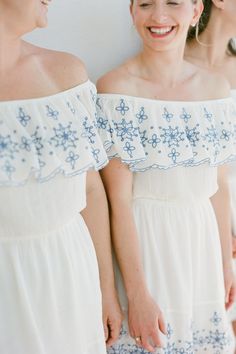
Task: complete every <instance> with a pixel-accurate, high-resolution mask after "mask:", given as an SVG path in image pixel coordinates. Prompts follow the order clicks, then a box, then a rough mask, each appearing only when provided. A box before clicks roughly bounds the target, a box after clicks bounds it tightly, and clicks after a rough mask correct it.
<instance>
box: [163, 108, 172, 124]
mask: <svg viewBox="0 0 236 354" xmlns="http://www.w3.org/2000/svg"><path fill="white" fill-rule="evenodd" d="M162 117H163V118H164V119H165V120H166V121H167V122H168V123H170V121H171V119H172V118H173V117H174V115H173V113H170V112H168V110H167V108H164V113H163V114H162Z"/></svg>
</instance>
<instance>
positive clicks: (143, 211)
mask: <svg viewBox="0 0 236 354" xmlns="http://www.w3.org/2000/svg"><path fill="white" fill-rule="evenodd" d="M156 173H159V172H156ZM181 173H184V174H185V180H186V173H187V172H186V171H183V172H181ZM191 173H195V174H196V173H197V170H196V169H193V171H192V172H191ZM191 176H192V175H191ZM145 177H146V178H144V181H141V178H142V177H141V176H140V177H138V181H135V182H134V202H133V213H134V218H135V223H136V227H137V231H138V236H139V244H140V248H141V251H142V260H143V268H144V272H145V277H146V282H147V285H148V288H149V291H150V294H151V295H152V297H153V298H154V299H155V301H156V302H157V304H158V305H159V306H160V308H161V310H162V312H163V315H164V319H165V322H166V326H167V332H168V333H167V336H164V335H163V336H162V342H163V343H164V348H163V349H157V350H156V351H155V353H158V354H159V353H161V354H167V353H168V354H170V353H171V354H182V353H183V354H186V353H187V354H190V353H191V354H192V353H199V354H203V353H211V354H223V353H233V345H234V343H233V341H232V337H231V329H230V328H229V323H228V320H227V314H226V311H225V303H224V301H225V289H224V279H223V271H222V258H221V247H220V239H219V234H218V227H217V221H216V218H215V214H214V210H213V208H212V205H211V202H210V200H209V198H206V197H205V196H204V195H203V196H202V195H201V193H200V194H199V195H196V196H195V199H189V200H188V198H186V199H185V196H184V194H183V191H185V194H186V191H187V188H188V186H187V182H188V180H186V184H185V183H183V190H181V191H180V192H181V193H180V194H179V193H178V192H176V184H175V183H174V182H172V192H173V194H172V197H171V198H170V196H169V197H168V198H167V197H166V196H164V195H162V198H161V197H160V195H158V196H156V194H157V192H156V190H157V188H158V194H159V193H160V194H161V193H162V194H163V193H165V188H162V187H164V185H163V186H159V187H157V185H158V182H159V183H160V184H161V183H164V184H166V183H169V182H168V178H163V179H162V181H161V179H159V180H158V179H157V177H155V172H150V173H148V174H146V175H145ZM192 177H193V176H192ZM202 177H204V173H203V174H202ZM196 178H197V177H196ZM169 181H175V182H177V181H178V179H176V180H174V179H171V180H169ZM199 182H200V183H201V180H200V181H199ZM191 183H192V181H191ZM195 183H196V181H195ZM209 183H211V181H209ZM137 184H138V185H137ZM184 185H185V186H184ZM177 187H178V182H177ZM166 190H168V189H166ZM203 194H205V193H203ZM145 195H146V196H145ZM161 199H162V200H161ZM117 284H118V289H119V295H120V300H121V304H122V307H123V309H124V311H125V313H126V320H125V321H124V325H123V328H122V333H121V336H120V339H119V341H118V342H117V343H116V344H115V345H114V346H113V347H112V348H111V349H110V350H108V353H109V354H144V353H147V352H146V351H144V350H143V349H142V348H139V347H137V346H136V345H135V342H134V340H133V338H131V337H130V336H129V333H128V328H127V299H126V296H125V292H124V289H123V285H122V280H121V277H120V275H119V273H118V274H117Z"/></svg>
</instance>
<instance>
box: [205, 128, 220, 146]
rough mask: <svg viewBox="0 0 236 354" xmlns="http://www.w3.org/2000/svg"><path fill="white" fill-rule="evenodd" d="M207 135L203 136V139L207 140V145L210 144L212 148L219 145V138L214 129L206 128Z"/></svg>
mask: <svg viewBox="0 0 236 354" xmlns="http://www.w3.org/2000/svg"><path fill="white" fill-rule="evenodd" d="M207 130H208V133H207V134H206V135H205V139H207V140H208V143H212V144H213V146H214V147H215V146H217V145H219V137H218V133H217V130H216V128H214V127H213V125H212V126H211V128H207Z"/></svg>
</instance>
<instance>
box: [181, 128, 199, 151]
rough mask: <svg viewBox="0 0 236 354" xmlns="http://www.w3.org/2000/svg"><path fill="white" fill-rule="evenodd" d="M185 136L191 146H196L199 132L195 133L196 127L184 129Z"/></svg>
mask: <svg viewBox="0 0 236 354" xmlns="http://www.w3.org/2000/svg"><path fill="white" fill-rule="evenodd" d="M185 132H186V136H187V138H188V140H189V141H190V143H191V145H192V146H196V142H197V141H199V135H200V132H199V131H197V126H196V127H195V128H192V129H190V128H189V127H186V128H185Z"/></svg>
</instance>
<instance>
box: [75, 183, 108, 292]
mask: <svg viewBox="0 0 236 354" xmlns="http://www.w3.org/2000/svg"><path fill="white" fill-rule="evenodd" d="M81 214H82V216H83V218H84V220H85V223H86V225H87V227H88V229H89V232H90V235H91V237H92V241H93V244H94V247H95V251H96V255H97V260H98V267H99V274H100V283H101V288H102V291H103V292H105V291H108V292H110V291H111V290H114V289H115V285H114V272H113V264H112V255H111V240H110V227H109V215H108V206H107V200H106V195H105V191H104V189H103V186H102V184H100V183H99V185H98V186H96V188H93V189H92V190H91V191H90V192H89V193H88V194H87V207H86V209H84V210H83V211H82V213H81Z"/></svg>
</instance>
